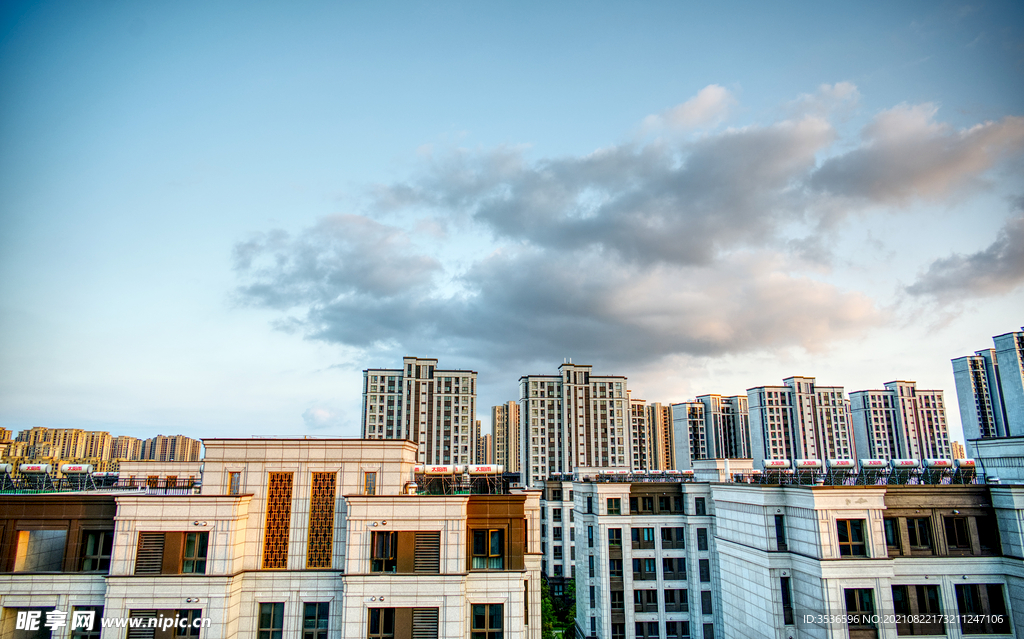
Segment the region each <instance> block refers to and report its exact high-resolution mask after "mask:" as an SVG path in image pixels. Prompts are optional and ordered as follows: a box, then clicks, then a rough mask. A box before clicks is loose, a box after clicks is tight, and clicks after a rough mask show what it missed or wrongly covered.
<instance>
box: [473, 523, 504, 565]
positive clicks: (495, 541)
mask: <svg viewBox="0 0 1024 639" xmlns="http://www.w3.org/2000/svg"><path fill="white" fill-rule="evenodd" d="M504 569H505V531H504V530H495V529H491V530H474V531H473V570H504Z"/></svg>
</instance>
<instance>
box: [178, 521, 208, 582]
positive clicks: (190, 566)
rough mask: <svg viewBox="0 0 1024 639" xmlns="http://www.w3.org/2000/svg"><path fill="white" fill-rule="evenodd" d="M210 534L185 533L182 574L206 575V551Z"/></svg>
mask: <svg viewBox="0 0 1024 639" xmlns="http://www.w3.org/2000/svg"><path fill="white" fill-rule="evenodd" d="M209 541H210V533H208V532H194V533H185V552H184V553H183V555H182V559H181V572H183V573H185V574H192V575H205V574H206V551H207V547H208V546H209Z"/></svg>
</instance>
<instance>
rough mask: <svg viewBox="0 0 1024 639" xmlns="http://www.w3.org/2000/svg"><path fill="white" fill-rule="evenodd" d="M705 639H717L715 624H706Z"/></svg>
mask: <svg viewBox="0 0 1024 639" xmlns="http://www.w3.org/2000/svg"><path fill="white" fill-rule="evenodd" d="M703 639H715V624H713V623H706V624H704V635H703Z"/></svg>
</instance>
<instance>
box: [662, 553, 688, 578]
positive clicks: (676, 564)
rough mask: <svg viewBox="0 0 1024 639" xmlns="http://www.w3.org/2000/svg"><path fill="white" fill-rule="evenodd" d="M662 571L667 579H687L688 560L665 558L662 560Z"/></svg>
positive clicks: (683, 558)
mask: <svg viewBox="0 0 1024 639" xmlns="http://www.w3.org/2000/svg"><path fill="white" fill-rule="evenodd" d="M661 570H662V573H663V574H664V578H665V579H686V558H685V557H665V558H663V559H662V560H661Z"/></svg>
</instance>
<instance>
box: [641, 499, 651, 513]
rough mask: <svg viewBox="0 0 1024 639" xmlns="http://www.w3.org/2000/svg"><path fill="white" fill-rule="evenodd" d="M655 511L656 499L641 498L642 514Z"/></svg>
mask: <svg viewBox="0 0 1024 639" xmlns="http://www.w3.org/2000/svg"><path fill="white" fill-rule="evenodd" d="M653 511H654V497H641V498H640V512H644V513H649V512H653Z"/></svg>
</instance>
